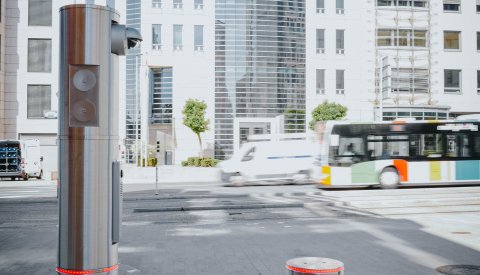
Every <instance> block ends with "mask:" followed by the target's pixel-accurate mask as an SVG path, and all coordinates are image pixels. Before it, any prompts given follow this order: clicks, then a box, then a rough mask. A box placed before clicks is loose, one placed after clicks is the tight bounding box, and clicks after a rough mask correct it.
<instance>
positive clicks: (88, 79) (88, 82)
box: [73, 69, 97, 92]
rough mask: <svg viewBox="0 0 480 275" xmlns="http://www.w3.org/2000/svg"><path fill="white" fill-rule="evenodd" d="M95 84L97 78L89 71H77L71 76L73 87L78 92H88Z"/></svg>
mask: <svg viewBox="0 0 480 275" xmlns="http://www.w3.org/2000/svg"><path fill="white" fill-rule="evenodd" d="M95 84H97V77H96V76H95V74H94V73H92V72H91V71H90V70H87V69H82V70H78V71H77V72H76V73H75V75H73V85H74V86H75V88H77V89H78V90H80V91H84V92H86V91H88V90H90V89H91V88H93V87H94V86H95Z"/></svg>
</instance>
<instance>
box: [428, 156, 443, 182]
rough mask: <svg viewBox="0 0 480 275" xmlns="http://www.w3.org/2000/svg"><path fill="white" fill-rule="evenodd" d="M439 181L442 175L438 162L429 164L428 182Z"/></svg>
mask: <svg viewBox="0 0 480 275" xmlns="http://www.w3.org/2000/svg"><path fill="white" fill-rule="evenodd" d="M441 179H442V175H441V173H440V162H439V161H431V162H430V180H431V181H439V180H441Z"/></svg>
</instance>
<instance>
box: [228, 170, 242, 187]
mask: <svg viewBox="0 0 480 275" xmlns="http://www.w3.org/2000/svg"><path fill="white" fill-rule="evenodd" d="M230 183H231V184H232V185H233V186H243V185H244V184H245V178H244V177H243V176H242V174H240V173H235V174H234V175H232V176H231V177H230Z"/></svg>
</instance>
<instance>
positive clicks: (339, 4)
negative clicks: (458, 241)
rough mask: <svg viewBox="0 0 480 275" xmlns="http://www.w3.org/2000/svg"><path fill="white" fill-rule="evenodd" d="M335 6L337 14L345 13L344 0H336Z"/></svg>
mask: <svg viewBox="0 0 480 275" xmlns="http://www.w3.org/2000/svg"><path fill="white" fill-rule="evenodd" d="M336 7H337V14H344V13H345V3H344V0H337V3H336Z"/></svg>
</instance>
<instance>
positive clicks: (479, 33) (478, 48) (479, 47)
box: [477, 32, 480, 51]
mask: <svg viewBox="0 0 480 275" xmlns="http://www.w3.org/2000/svg"><path fill="white" fill-rule="evenodd" d="M477 51H480V32H477Z"/></svg>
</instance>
